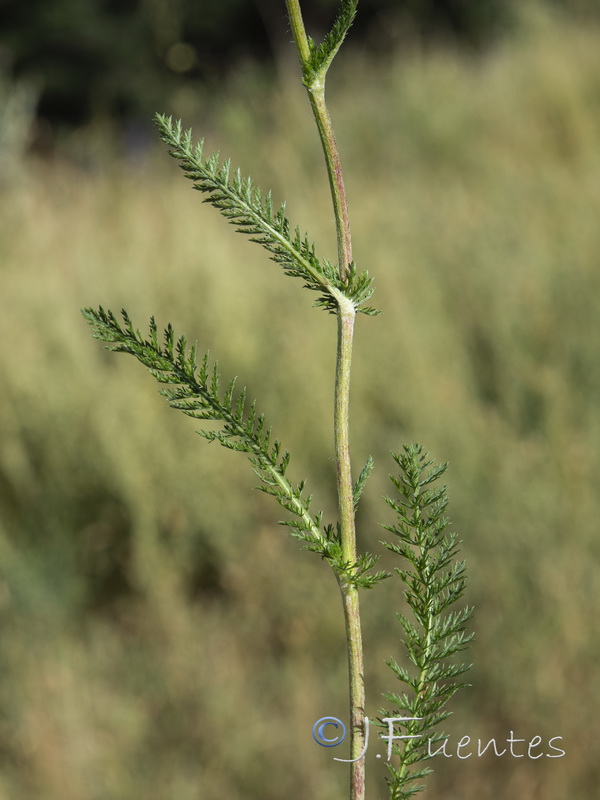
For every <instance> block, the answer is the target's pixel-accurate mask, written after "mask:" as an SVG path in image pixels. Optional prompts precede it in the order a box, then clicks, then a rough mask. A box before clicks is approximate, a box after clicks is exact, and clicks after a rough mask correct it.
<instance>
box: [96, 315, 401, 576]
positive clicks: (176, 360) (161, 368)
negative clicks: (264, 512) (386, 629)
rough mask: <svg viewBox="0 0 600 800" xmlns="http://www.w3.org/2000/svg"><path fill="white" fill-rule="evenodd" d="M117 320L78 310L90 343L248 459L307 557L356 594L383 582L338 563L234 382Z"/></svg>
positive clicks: (325, 531)
mask: <svg viewBox="0 0 600 800" xmlns="http://www.w3.org/2000/svg"><path fill="white" fill-rule="evenodd" d="M121 313H122V317H123V322H122V323H119V322H118V320H117V319H116V317H115V315H114V314H113V313H112V311H105V310H104V309H103V308H102V307H100V308H99V309H98V310H95V309H92V308H86V309H83V310H82V314H83V316H84V317H85V319H86V320H87V321H88V323H89V324H90V325H91V327H92V333H93V335H94V337H95V338H96V339H100V340H101V341H103V342H105V343H106V346H107V349H108V350H113V351H116V352H120V353H129V354H130V355H133V356H135V357H136V358H137V360H138V361H139V362H140V363H142V364H143V365H144V366H145V367H146V368H147V369H148V370H149V372H150V373H151V374H152V375H153V376H154V377H155V378H156V380H157V381H158V382H159V383H161V384H165V385H167V386H168V387H169V388H165V389H162V390H161V394H163V395H164V396H165V397H166V398H167V400H168V401H169V405H170V406H171V407H172V408H176V409H179V410H180V411H183V413H184V414H187V415H188V416H190V417H193V418H194V419H198V420H202V421H208V422H217V423H220V427H219V428H217V429H202V430H200V431H199V433H200V435H201V436H203V437H204V438H205V439H207V440H208V441H209V442H219V444H221V445H223V447H226V448H228V449H229V450H237V451H239V452H242V453H245V454H246V455H247V456H248V458H249V460H250V463H251V465H252V468H253V470H254V472H255V474H256V475H257V477H258V478H259V479H260V485H259V486H258V487H257V488H258V489H260V491H262V492H265V493H266V494H269V495H272V496H273V497H274V498H275V499H276V500H277V502H278V503H279V505H280V506H282V507H283V508H284V509H285V510H286V511H288V512H289V513H290V514H291V515H292V518H291V519H287V520H283V521H282V522H281V523H280V524H281V525H284V526H285V527H287V528H288V530H289V532H290V534H291V535H292V536H293V537H295V538H297V539H300V540H301V541H302V542H303V543H304V547H305V548H306V549H308V550H312V551H314V552H316V553H319V554H320V555H321V556H322V557H323V558H325V559H327V561H328V562H329V563H330V564H331V567H332V568H333V570H334V572H336V574H337V575H339V576H340V577H343V579H344V580H345V581H347V582H349V583H354V584H355V585H357V586H365V587H367V588H368V587H370V586H373V585H374V584H375V583H377V582H379V581H380V580H383V578H384V577H387V573H383V572H376V573H371V572H370V570H371V569H372V568H373V567H374V566H375V564H376V563H377V560H378V559H377V558H376V557H374V556H369V555H365V556H360V557H359V558H358V559H357V561H356V563H354V564H352V563H347V562H345V561H344V559H343V556H342V548H341V544H340V539H339V530H338V528H336V527H334V526H333V525H330V524H329V525H323V514H322V512H318V513H316V514H315V513H314V512H313V511H312V510H311V505H312V496H311V495H307V494H306V492H305V481H300V482H299V483H298V484H293V483H292V482H291V481H290V480H289V478H288V477H287V468H288V465H289V461H290V454H289V453H288V452H287V451H285V450H283V449H282V447H281V443H280V442H279V441H278V440H277V439H273V438H272V436H271V429H270V428H268V427H267V425H266V422H265V418H264V415H263V414H259V413H258V411H257V409H256V403H251V404H248V402H247V397H246V390H245V389H241V390H240V391H239V392H237V393H236V380H235V378H234V379H233V380H231V381H229V383H228V384H227V386H226V387H225V388H224V389H223V388H222V386H221V379H220V375H219V371H218V366H217V364H214V365H213V366H212V367H210V366H209V361H208V356H207V355H205V356H204V357H203V358H202V360H201V361H200V363H199V364H198V363H197V359H196V347H195V346H193V347H191V348H188V346H187V342H186V340H185V337H183V336H180V337H178V338H176V337H175V333H174V331H173V328H172V326H171V325H168V326H167V328H166V330H165V332H164V334H163V337H162V343H161V341H159V336H158V329H157V325H156V322H155V320H154V318H152V319H151V320H150V333H149V336H148V338H147V339H144V337H143V336H142V334H141V333H140V332H139V330H137V329H136V328H134V327H133V324H132V322H131V320H130V318H129V315H128V314H127V312H126V311H122V312H121Z"/></svg>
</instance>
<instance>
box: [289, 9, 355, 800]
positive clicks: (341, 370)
mask: <svg viewBox="0 0 600 800" xmlns="http://www.w3.org/2000/svg"><path fill="white" fill-rule="evenodd" d="M286 5H287V9H288V14H289V18H290V24H291V27H292V32H293V35H294V40H295V43H296V49H297V51H298V56H299V59H300V64H301V66H302V70H303V74H304V84H305V86H306V88H307V90H308V96H309V98H310V104H311V107H312V110H313V114H314V117H315V120H316V123H317V128H318V131H319V136H320V138H321V144H322V147H323V153H324V155H325V163H326V166H327V174H328V177H329V186H330V190H331V198H332V203H333V212H334V217H335V226H336V234H337V248H338V267H339V273H340V277H341V278H342V279H344V278H346V276H347V274H348V271H349V268H350V264H351V262H352V240H351V236H350V220H349V214H348V204H347V200H346V189H345V186H344V178H343V174H342V167H341V163H340V157H339V151H338V148H337V143H336V140H335V135H334V132H333V126H332V123H331V117H330V116H329V111H328V110H327V105H326V103H325V72H326V69H324V70H322V71H321V72H319V73H317V74H314V73H311V71H310V69H309V60H310V56H311V46H310V43H309V40H308V37H307V35H306V30H305V27H304V21H303V19H302V11H301V9H300V2H299V0H286ZM337 316H338V337H337V357H336V375H335V405H334V436H335V457H336V472H337V491H338V508H339V520H340V536H341V545H342V552H343V558H344V561H345V562H346V563H349V564H354V563H356V529H355V518H354V498H353V491H352V488H353V484H352V470H351V462H350V436H349V419H350V414H349V411H350V371H351V365H352V340H353V335H354V319H355V316H356V312H355V309H354V305H353V304H352V303H351V302H350V301H348V300H346V299H345V298H342V299H341V300H340V301H339V307H338V315H337ZM339 585H340V590H341V593H342V601H343V606H344V619H345V624H346V641H347V647H348V673H349V692H350V758H351V759H358V760H356V761H353V763H352V764H351V777H350V800H364V796H365V766H364V758H360V759H359V756H360V755H361V754H362V752H363V749H364V738H365V687H364V666H363V647H362V634H361V626H360V609H359V600H358V590H357V588H356V586H354V585H353V584H351V583H349V582H348V581H346V580H344V579H343V578H341V577H340V579H339Z"/></svg>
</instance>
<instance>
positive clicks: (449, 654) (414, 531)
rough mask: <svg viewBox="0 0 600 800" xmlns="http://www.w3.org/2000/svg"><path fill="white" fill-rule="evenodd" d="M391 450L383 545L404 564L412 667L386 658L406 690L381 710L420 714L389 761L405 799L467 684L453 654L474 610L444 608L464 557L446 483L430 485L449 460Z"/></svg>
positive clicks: (393, 792) (395, 791) (395, 792)
mask: <svg viewBox="0 0 600 800" xmlns="http://www.w3.org/2000/svg"><path fill="white" fill-rule="evenodd" d="M392 455H393V458H394V460H395V462H396V464H397V465H398V467H399V468H400V473H399V474H398V475H397V476H390V477H391V481H392V483H393V485H394V486H395V487H396V489H397V490H398V493H399V495H400V496H399V498H397V499H391V498H389V497H386V498H385V499H386V502H387V503H388V505H389V506H390V507H391V508H392V509H393V510H394V511H395V513H396V514H397V517H398V519H397V522H396V524H395V525H386V526H384V528H385V529H386V530H388V531H390V532H391V533H393V534H394V535H395V536H396V537H397V538H396V541H395V542H382V544H384V546H385V547H387V548H388V550H390V551H391V552H393V553H395V554H396V555H398V556H400V557H401V558H402V559H403V562H404V564H403V566H402V567H400V568H396V569H395V572H396V573H397V574H398V576H399V577H400V578H401V579H402V581H403V583H404V587H405V589H404V597H405V600H406V603H407V605H408V607H409V609H410V611H411V612H412V613H411V618H410V619H409V618H408V617H407V616H406V615H405V614H398V615H397V617H398V620H399V622H400V625H401V626H402V630H403V633H404V637H403V639H402V642H403V644H404V647H405V649H406V653H407V656H408V662H409V664H412V669H410V668H407V667H405V666H402V665H400V664H398V663H397V662H396V661H395V660H394V659H391V660H390V661H388V662H387V663H388V666H389V667H390V668H391V670H392V672H393V673H394V674H395V675H396V677H397V678H398V680H400V681H401V683H403V684H404V685H405V686H406V687H407V691H406V692H403V693H402V694H397V693H393V692H390V693H387V694H386V695H385V697H386V699H387V700H388V702H390V703H391V704H392V706H393V710H392V711H386V712H385V716H387V717H394V716H410V717H419V718H420V719H419V720H413V721H410V722H407V723H406V733H407V734H409V735H418V736H419V738H415V739H406V740H404V741H403V746H402V747H400V746H397V745H394V747H393V750H394V752H395V753H396V755H397V756H398V757H399V762H400V763H399V766H395V765H394V764H389V765H388V768H389V773H390V777H389V778H388V785H389V788H390V797H391V798H392V800H403V798H408V797H412V796H413V795H414V794H416V793H417V792H418V791H420V790H421V789H422V788H423V787H422V786H419V785H416V784H415V781H416V780H418V779H420V778H421V777H422V776H423V775H424V774H425V772H424V770H426V768H420V769H419V771H415V770H413V769H410V770H409V769H408V767H409V766H410V767H412V765H414V764H417V763H419V762H423V761H425V760H426V759H427V758H428V744H427V743H428V738H430V737H431V738H434V739H435V738H436V737H438V736H439V734H438V733H436V732H433V729H434V728H435V727H436V726H438V725H440V724H441V723H442V722H443V721H444V720H445V719H447V717H448V716H449V715H450V712H448V711H444V710H442V709H443V708H444V706H445V705H446V703H447V702H448V700H449V699H450V698H451V697H452V696H453V695H454V694H455V692H456V691H458V689H460V688H462V687H463V686H466V685H467V684H465V683H463V682H460V681H458V680H457V679H458V678H459V677H460V676H461V675H463V674H464V673H465V672H466V671H467V670H468V669H469V668H470V666H471V665H470V664H465V663H460V662H456V661H453V660H452V658H453V657H454V656H456V655H457V654H458V653H460V652H461V651H463V650H464V649H465V648H466V647H467V646H468V644H469V642H470V641H471V639H472V638H473V634H470V633H467V630H466V626H467V623H468V621H469V619H470V618H471V615H472V613H473V609H472V608H469V607H464V608H462V609H460V610H459V611H450V610H449V609H450V607H451V606H452V605H453V604H454V603H455V602H457V601H458V600H460V599H461V597H462V596H463V593H464V590H465V562H464V561H458V560H457V559H456V555H457V553H458V546H457V545H458V540H457V537H456V534H454V533H448V532H447V528H448V525H449V524H450V522H449V520H448V518H447V517H446V516H445V515H444V512H445V509H446V507H447V505H448V498H447V496H446V488H445V487H444V486H441V487H433V484H434V483H435V481H436V480H437V479H438V478H440V477H441V476H442V475H443V473H444V472H445V471H446V468H447V465H446V464H442V465H434V464H433V462H432V461H431V460H429V459H428V454H427V453H423V449H422V447H421V445H404V451H403V452H402V453H399V454H392ZM425 734H428V736H425ZM440 738H441V737H440Z"/></svg>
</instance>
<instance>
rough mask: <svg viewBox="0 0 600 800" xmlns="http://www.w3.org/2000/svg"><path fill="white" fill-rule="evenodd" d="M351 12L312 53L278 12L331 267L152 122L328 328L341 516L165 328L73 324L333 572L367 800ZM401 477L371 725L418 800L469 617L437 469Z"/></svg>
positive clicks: (456, 681) (394, 776) (381, 575)
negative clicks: (390, 651) (332, 343)
mask: <svg viewBox="0 0 600 800" xmlns="http://www.w3.org/2000/svg"><path fill="white" fill-rule="evenodd" d="M357 2H358V0H342V1H341V5H340V9H339V12H338V16H337V18H336V20H335V21H334V23H333V26H332V28H331V31H330V32H329V33H328V34H327V35H326V36H325V38H324V39H323V41H322V42H321V44H319V45H317V44H316V43H315V42H314V41H313V40H312V39H311V38H310V37H308V36H307V34H306V31H305V27H304V22H303V19H302V14H301V9H300V4H299V0H286V5H287V11H288V15H289V20H290V25H291V29H292V32H293V36H294V41H295V44H296V49H297V51H298V56H299V59H300V65H301V69H302V80H303V83H304V85H305V86H306V89H307V91H308V97H309V100H310V104H311V107H312V111H313V114H314V117H315V120H316V123H317V128H318V132H319V136H320V139H321V144H322V147H323V152H324V155H325V163H326V168H327V174H328V177H329V184H330V188H331V197H332V206H333V217H334V221H335V227H336V234H337V250H338V262H337V264H331V263H329V262H328V261H326V260H325V259H322V258H321V257H319V256H318V255H317V252H316V248H315V245H314V244H313V243H312V241H311V239H310V238H309V237H308V236H307V235H305V234H303V233H301V232H300V229H299V228H297V227H296V228H294V227H292V225H291V223H290V222H289V220H288V218H287V216H286V211H285V205H282V206H280V207H279V208H276V207H275V206H274V204H273V200H272V197H271V194H270V193H267V194H263V193H262V192H261V190H260V189H259V188H258V187H257V186H256V185H255V184H254V183H253V181H252V180H251V179H250V178H246V177H243V176H242V175H241V174H240V172H239V170H234V169H232V167H231V164H230V162H229V161H225V162H221V161H220V159H219V156H218V154H214V155H208V156H207V155H206V154H205V152H204V148H203V143H202V142H200V143H199V144H195V143H194V141H193V137H192V132H191V131H190V130H184V129H183V127H182V124H181V122H175V121H173V120H172V119H171V118H169V117H166V116H163V115H157V116H156V125H157V128H158V131H159V133H160V136H161V138H162V140H163V141H164V142H165V143H166V144H167V146H168V148H169V152H170V154H171V155H172V156H173V157H174V158H175V159H176V160H177V161H178V162H179V165H180V167H181V169H182V170H183V172H184V174H185V176H186V177H187V178H189V179H190V180H191V181H192V182H193V185H194V188H195V189H197V190H198V191H200V192H201V193H202V194H203V195H204V198H205V202H208V203H210V204H211V205H213V206H214V207H215V208H216V209H218V210H219V211H220V212H221V214H222V215H223V216H224V217H225V218H226V219H227V220H228V221H229V222H230V223H232V224H233V225H235V227H236V230H237V231H239V232H241V233H244V234H246V235H247V236H249V237H250V239H251V241H253V242H256V243H258V244H260V245H262V247H264V248H265V250H266V251H267V253H268V254H269V256H270V258H271V259H272V260H273V261H275V262H276V264H277V265H278V266H279V267H280V268H281V270H282V271H283V273H284V274H285V275H289V276H291V277H294V278H300V279H301V281H302V282H303V285H304V287H305V288H307V289H309V290H311V291H314V292H316V293H317V299H316V301H315V305H316V306H317V307H320V308H322V309H324V310H325V311H326V312H328V313H329V314H332V315H335V316H336V318H337V358H336V375H335V398H334V419H333V427H334V441H335V460H336V472H337V494H338V518H337V520H334V521H330V522H328V521H325V519H324V515H323V513H322V512H321V511H316V510H315V509H314V508H313V505H312V497H311V495H310V494H309V493H308V490H307V488H306V487H307V484H306V481H305V480H297V479H292V478H291V477H290V474H289V473H290V469H289V467H290V454H289V452H288V451H287V450H286V449H285V448H284V447H283V446H282V444H281V442H280V441H279V439H277V438H275V437H274V436H273V435H272V432H271V429H270V428H269V426H268V425H267V422H266V420H265V417H264V415H263V414H262V413H260V411H259V410H258V408H257V406H256V403H255V402H251V403H250V402H248V398H247V396H246V390H245V389H243V388H242V389H238V386H237V383H236V379H235V378H233V379H230V380H223V378H222V377H221V375H220V372H219V368H218V364H217V363H215V362H213V363H211V362H210V361H209V358H208V355H203V356H202V357H200V358H198V355H197V352H196V346H195V345H194V346H192V347H188V344H187V342H186V339H185V337H183V336H176V335H175V332H174V330H173V328H172V327H171V325H169V326H168V327H167V329H166V330H165V331H164V333H163V334H161V335H160V336H159V332H158V328H157V325H156V322H155V320H154V318H153V319H152V320H151V321H150V328H149V333H148V334H147V335H142V334H141V333H140V331H139V330H137V329H136V328H135V327H134V325H133V323H132V322H131V320H130V318H129V315H128V314H127V312H126V311H123V312H122V319H121V320H119V319H118V318H117V317H116V316H115V315H114V314H113V313H112V312H111V311H105V310H104V309H103V308H102V307H100V308H99V309H97V310H95V309H92V308H87V309H85V310H84V311H83V315H84V317H85V318H86V319H87V321H88V322H89V323H90V325H91V326H92V330H93V335H94V336H95V337H96V338H98V339H100V340H102V341H104V342H106V345H107V347H108V349H110V350H114V351H117V352H123V353H129V354H130V355H133V356H135V357H136V358H137V360H138V361H140V362H141V363H142V364H143V365H144V366H145V367H146V368H147V369H148V370H149V371H150V373H151V374H152V375H153V376H154V377H155V378H156V380H157V381H158V382H159V383H161V384H162V385H163V386H164V388H163V389H162V390H161V391H162V393H163V394H164V395H165V397H166V398H167V400H168V402H169V405H170V406H171V407H172V408H176V409H179V410H180V411H183V413H184V414H187V415H189V416H191V417H193V418H194V419H197V420H199V421H200V422H209V423H216V427H215V425H214V424H211V425H209V426H208V427H201V429H200V431H199V432H200V434H201V435H202V436H203V437H204V438H206V439H208V440H209V441H216V442H219V444H221V445H223V446H224V447H227V448H229V449H231V450H237V451H240V452H242V453H245V455H246V456H247V458H248V460H249V461H250V464H251V466H252V469H253V470H254V472H255V474H256V476H257V478H258V480H259V486H258V488H260V489H261V490H262V491H263V492H266V493H267V494H269V495H272V496H273V497H274V498H275V500H276V501H277V502H278V503H279V504H280V505H281V506H282V507H283V509H284V510H285V511H286V512H287V514H288V517H287V518H286V519H285V520H283V521H282V523H281V524H282V525H284V526H285V527H286V528H287V530H288V532H289V533H290V534H291V535H292V536H293V537H295V538H297V539H299V540H300V541H301V542H302V545H303V547H305V548H306V549H308V550H311V551H313V552H315V553H317V554H318V555H319V556H321V558H322V559H323V560H325V561H326V562H327V563H328V564H329V566H330V567H331V569H332V570H333V572H334V574H335V576H336V579H337V581H338V584H339V587H340V591H341V596H342V602H343V610H344V619H345V629H346V640H347V651H348V668H349V695H350V726H349V728H350V759H349V760H350V767H351V769H350V792H349V796H350V798H351V800H364V797H365V767H364V764H365V751H366V737H367V735H368V725H369V721H368V719H367V716H366V711H365V709H366V698H365V686H364V666H363V664H364V656H363V646H362V634H361V619H360V607H359V597H360V592H361V590H364V589H369V588H372V587H373V586H375V585H377V584H378V583H379V582H381V581H383V580H384V579H387V578H389V577H391V575H390V573H388V572H385V571H382V570H378V569H376V567H377V562H378V560H379V557H378V556H377V555H374V554H371V553H358V552H357V545H356V526H355V517H356V510H357V507H358V504H359V502H360V498H361V495H362V493H363V490H364V489H365V486H366V483H367V481H368V478H369V476H370V474H371V472H372V470H373V466H374V465H373V461H372V459H370V458H369V459H368V460H367V462H366V464H365V465H364V467H363V469H362V470H361V472H360V473H359V476H358V478H357V479H356V481H353V478H352V469H351V459H350V439H349V397H350V373H351V361H352V342H353V336H354V327H355V320H356V317H357V314H364V315H367V316H376V315H377V314H378V312H377V310H376V309H374V308H373V307H372V306H370V305H367V303H368V301H369V300H370V298H371V296H372V294H373V290H374V289H373V281H372V278H371V276H370V275H369V274H368V272H367V271H365V270H361V269H360V268H359V267H357V265H356V264H355V263H354V261H353V259H352V240H351V234H350V221H349V215H348V206H347V202H346V191H345V186H344V179H343V175H342V168H341V163H340V157H339V152H338V148H337V145H336V141H335V136H334V133H333V128H332V124H331V119H330V116H329V112H328V109H327V106H326V103H325V76H326V73H327V70H328V68H329V66H330V65H331V62H332V61H333V59H334V57H335V55H336V53H337V51H338V50H339V48H340V46H341V44H342V42H343V40H344V38H345V36H346V34H347V32H348V30H349V28H350V26H351V24H352V21H353V19H354V16H355V14H356V7H357ZM393 458H394V461H395V463H396V466H397V469H398V474H397V475H394V476H392V478H391V480H392V484H393V486H394V488H395V490H396V496H395V497H394V498H385V499H386V502H387V503H388V505H389V506H390V507H391V508H392V509H393V511H394V512H395V514H396V516H397V522H396V524H395V525H390V526H386V530H387V531H388V532H390V533H391V534H393V539H392V541H390V542H386V543H384V544H385V546H386V547H387V548H388V549H389V550H390V551H391V552H392V553H394V554H395V555H396V556H398V558H399V564H400V566H398V567H397V568H396V569H395V576H396V577H398V578H399V579H400V581H401V584H402V586H403V589H404V601H405V610H404V611H402V612H401V613H399V614H398V619H399V622H400V625H401V629H402V633H403V644H404V647H405V651H406V656H407V660H406V664H400V663H398V661H396V660H394V659H390V661H389V662H388V665H389V667H390V668H391V670H392V672H393V673H394V675H395V677H396V678H397V679H398V680H399V681H400V683H401V684H402V685H403V687H404V688H403V689H402V690H401V691H400V692H389V693H387V694H386V696H385V697H386V700H387V701H388V703H389V704H390V705H389V708H388V709H386V710H381V711H380V720H386V719H388V720H389V719H395V718H402V719H404V720H408V721H407V722H406V725H405V729H404V734H403V737H402V738H401V737H400V736H398V737H394V740H393V741H390V752H391V753H393V757H392V758H390V760H389V761H388V762H387V769H388V778H387V780H388V786H389V791H390V798H391V800H400V799H401V798H408V797H411V796H412V795H414V794H416V793H417V792H418V791H420V790H421V789H422V788H423V786H422V785H421V784H419V783H418V781H419V779H420V778H422V777H424V776H425V775H426V774H427V773H428V772H429V771H430V769H429V767H428V764H427V760H428V758H429V750H428V744H429V742H430V741H431V740H433V741H437V740H438V739H440V738H441V737H442V734H441V733H440V732H439V725H440V723H442V722H443V720H444V719H446V717H447V716H448V714H449V712H448V711H447V710H446V708H445V707H446V703H447V701H448V700H449V699H450V697H451V696H452V695H453V694H454V693H455V692H456V691H457V689H458V688H460V686H462V685H463V684H462V683H461V676H462V675H463V673H464V672H465V671H466V670H467V669H468V666H467V665H466V664H464V663H461V661H460V660H456V659H455V658H453V657H454V656H455V655H456V654H457V653H459V652H460V651H462V650H463V649H464V648H465V647H466V646H467V644H468V642H469V640H470V638H471V635H470V634H468V633H467V632H466V625H467V622H468V620H469V617H470V615H471V609H470V608H468V607H464V606H459V610H456V608H457V606H456V604H457V603H458V601H460V600H461V598H462V596H463V593H464V589H465V567H464V563H463V562H462V561H459V560H458V559H457V551H458V547H457V545H458V541H457V537H456V535H455V534H454V533H450V532H448V525H449V521H448V519H447V517H446V516H445V511H446V506H447V503H448V499H447V496H446V492H445V487H444V486H441V485H439V484H438V479H439V478H440V477H441V476H442V474H443V472H444V471H445V469H446V466H445V465H443V466H436V465H434V464H433V462H432V461H431V460H430V459H429V458H428V456H427V454H426V453H424V452H423V448H422V447H421V446H420V445H418V444H411V445H404V446H403V448H402V449H401V450H400V452H398V453H396V454H393Z"/></svg>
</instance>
